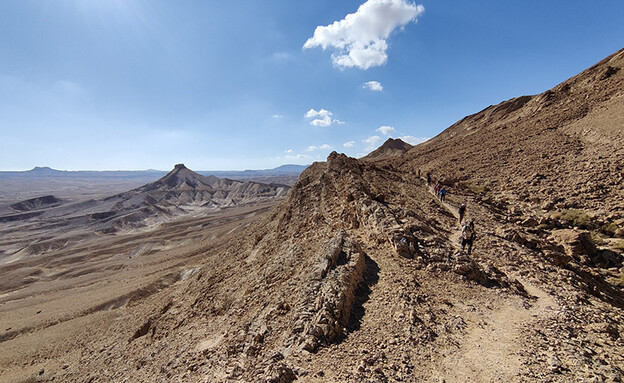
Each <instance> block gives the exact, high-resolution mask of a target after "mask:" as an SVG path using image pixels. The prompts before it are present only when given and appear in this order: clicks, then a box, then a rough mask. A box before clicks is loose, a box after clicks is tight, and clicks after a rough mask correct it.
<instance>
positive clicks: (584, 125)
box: [0, 51, 624, 383]
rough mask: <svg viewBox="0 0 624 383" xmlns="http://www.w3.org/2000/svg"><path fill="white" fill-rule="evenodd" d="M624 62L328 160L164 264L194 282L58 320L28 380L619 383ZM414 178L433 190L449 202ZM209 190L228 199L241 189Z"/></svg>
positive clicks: (201, 184)
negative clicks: (431, 133)
mask: <svg viewBox="0 0 624 383" xmlns="http://www.w3.org/2000/svg"><path fill="white" fill-rule="evenodd" d="M623 57H624V53H623V51H620V52H617V53H616V54H614V55H612V56H610V57H608V58H606V59H605V60H603V61H601V62H600V63H598V64H597V65H595V66H593V67H592V68H589V69H588V70H586V71H584V72H582V73H581V74H579V75H578V76H575V77H573V78H571V79H569V80H567V81H565V82H563V83H562V84H560V85H558V86H556V87H555V88H553V89H551V90H550V91H546V92H544V93H542V94H540V95H536V96H523V97H518V98H515V99H512V100H509V101H505V102H503V103H501V104H498V105H496V106H491V107H488V108H486V109H485V110H483V111H481V112H479V113H476V114H474V115H471V116H468V117H466V118H465V119H462V120H461V121H459V122H457V123H456V124H454V125H452V126H451V127H449V128H448V129H447V130H445V131H444V132H442V133H441V134H440V135H438V136H437V137H435V138H434V139H432V140H430V141H428V142H426V143H423V144H420V145H417V146H415V147H413V148H406V147H403V148H404V149H408V150H407V151H405V150H403V149H401V148H400V147H402V145H400V143H397V142H395V141H390V142H387V143H386V144H388V145H387V147H386V148H384V150H380V153H382V154H381V155H379V156H377V155H375V156H371V157H369V158H367V159H360V160H358V159H355V158H350V157H347V156H345V155H344V154H339V153H336V152H333V153H331V154H330V155H329V157H328V158H327V161H326V162H317V163H314V164H312V165H311V166H309V167H308V168H306V169H305V170H304V171H303V172H302V173H301V175H300V177H299V180H298V181H297V182H296V183H295V184H294V186H293V187H292V188H291V189H290V191H289V193H288V194H287V196H286V198H285V199H284V200H282V201H281V202H280V203H279V204H277V205H276V206H275V207H274V208H273V209H272V210H271V211H269V212H268V213H267V214H266V215H264V216H262V217H260V218H258V221H256V222H255V223H253V224H249V225H238V227H233V228H231V229H229V227H228V229H229V230H228V231H227V232H226V233H225V234H223V237H222V238H217V237H216V236H212V235H211V234H212V230H214V227H208V228H206V229H203V228H202V227H199V228H197V229H196V230H198V231H200V233H199V234H200V235H201V238H203V239H202V242H201V243H198V244H196V245H195V244H192V245H189V246H190V247H183V246H181V245H180V247H176V248H175V253H173V252H172V253H171V256H173V255H174V254H176V255H177V256H178V257H179V258H178V259H180V262H183V259H186V258H189V259H193V263H192V264H191V263H189V264H184V267H185V271H184V274H183V275H185V276H188V277H185V278H182V277H179V275H182V274H181V273H180V272H179V271H178V270H177V269H176V270H175V272H173V277H171V273H172V272H171V270H170V269H167V270H166V272H167V274H165V272H161V274H159V275H162V277H160V279H157V280H156V281H155V282H154V283H153V284H151V285H149V289H148V288H145V289H143V290H140V291H138V292H136V294H134V295H131V296H130V295H120V296H117V297H114V298H115V299H112V298H111V300H110V301H109V302H107V305H100V306H98V307H99V309H98V310H95V309H94V311H97V313H96V314H93V316H92V317H88V316H87V315H84V316H81V317H80V323H79V325H76V326H77V327H74V328H72V327H70V325H69V324H68V323H63V326H64V327H62V329H61V330H63V333H66V332H67V329H68V328H71V329H72V331H74V332H73V333H72V334H75V335H72V337H67V338H65V342H64V343H63V344H62V345H58V347H52V346H51V347H50V349H51V351H49V353H50V354H48V355H46V357H47V359H46V360H45V361H41V362H38V361H35V362H34V363H36V364H37V363H38V364H37V365H36V366H35V367H33V368H32V369H31V370H30V371H31V373H30V375H29V376H31V377H32V379H31V380H35V379H38V378H37V375H36V374H39V375H44V376H46V377H50V378H51V379H52V378H54V379H56V380H60V381H76V382H78V381H84V380H85V377H87V378H88V376H91V377H93V376H96V377H97V379H100V380H103V381H123V380H127V381H154V380H163V381H177V380H179V381H185V382H201V381H224V382H248V381H254V382H255V381H259V382H293V381H310V382H354V383H355V382H366V381H369V382H377V381H379V382H421V381H437V382H467V381H470V382H533V381H551V382H569V381H608V382H618V381H621V380H622V378H623V377H624V369H623V367H622V360H624V347H623V342H624V336H622V334H624V256H623V254H622V253H623V251H624V239H623V238H622V237H624V231H623V229H624V210H623V209H622V203H623V202H622V201H623V200H622V198H621V197H622V189H623V188H624V186H623V183H622V182H621V176H622V175H623V174H622V166H623V164H624V161H622V157H621V156H622V150H623V149H622V148H623V147H624V141H623V139H622V129H621V127H622V121H623V119H624V97H623V95H624V93H622V89H624V87H622V82H623V81H624V72H623V71H622V70H621V68H622V67H623V62H622V61H623ZM395 144H399V145H397V146H399V149H396V148H393V147H391V148H388V146H394V145H395ZM384 145H385V144H384ZM401 151H402V152H403V153H402V154H400V153H398V152H401ZM387 153H391V154H393V155H392V156H389V155H387ZM394 154H398V155H394ZM417 170H420V171H421V174H424V173H426V172H430V173H431V174H432V175H433V178H434V180H435V181H440V182H442V184H443V185H444V186H445V188H446V189H447V190H448V195H447V197H446V200H445V201H441V200H440V199H439V198H437V197H436V196H435V195H434V194H433V193H432V190H431V188H430V187H429V186H428V185H427V183H426V181H425V180H424V179H423V178H421V177H418V172H417ZM208 178H209V177H208ZM211 182H212V181H209V180H207V179H205V178H203V177H201V176H197V175H196V174H195V173H192V172H190V171H189V170H188V169H186V168H184V167H183V166H176V169H174V170H173V171H172V172H171V173H170V174H169V175H167V176H165V177H163V178H162V179H161V180H159V181H157V182H155V183H154V184H149V185H145V186H144V187H142V188H138V189H135V190H133V191H131V192H129V193H128V194H123V195H122V196H121V197H120V196H116V197H115V199H114V200H115V201H119V200H120V199H121V200H123V204H124V205H123V206H130V205H132V204H131V202H132V201H135V202H136V203H137V204H138V205H137V206H139V205H141V204H143V203H146V204H148V205H149V204H150V203H152V202H153V201H156V202H157V205H158V206H160V207H162V206H165V208H168V207H169V206H170V205H169V201H176V200H178V201H179V200H185V199H186V198H189V200H190V201H192V202H190V203H191V204H201V203H205V201H206V200H204V199H197V200H196V199H195V198H196V197H195V196H196V195H200V196H207V195H208V194H210V193H211V190H212V189H210V187H212V186H211ZM214 182H216V183H221V184H223V185H224V186H223V187H224V188H225V190H226V191H223V194H224V195H226V196H228V195H229V194H227V190H230V189H231V188H237V187H241V188H242V186H241V185H238V184H237V185H235V184H231V185H228V181H226V180H221V181H214ZM240 194H244V193H243V192H241V193H240ZM237 195H238V194H237ZM182 196H184V197H182ZM191 196H193V197H192V198H191ZM202 198H203V197H202ZM213 198H214V195H213ZM226 200H227V199H226ZM230 200H234V199H230ZM200 201H201V202H200ZM462 203H465V204H466V205H467V213H466V214H467V217H466V220H469V221H473V222H474V223H475V232H476V237H475V239H474V243H473V244H474V248H473V249H472V252H470V254H469V253H468V251H467V248H465V246H462V245H461V243H462V242H464V244H465V242H466V241H465V239H463V236H462V226H461V225H460V222H459V217H458V211H457V208H458V206H459V205H460V204H462ZM173 206H178V205H173V204H172V205H171V207H173ZM203 230H205V231H203ZM195 234H197V233H195ZM182 238H185V237H184V236H183V235H182ZM462 239H463V240H462ZM167 240H170V238H169V237H168V238H167ZM166 254H167V255H169V254H170V253H166ZM197 254H200V255H201V257H199V258H198V257H195V258H193V257H194V256H196V255H197ZM106 255H108V254H106ZM153 256H154V254H151V255H150V257H153ZM150 259H151V258H150ZM144 260H147V258H142V259H139V261H141V262H145V263H147V262H146V261H144ZM176 261H177V260H176ZM141 264H142V263H141ZM127 265H129V263H128V264H124V267H125V266H127ZM110 267H113V266H110ZM128 267H129V266H128ZM122 269H123V267H120V272H121V270H122ZM189 270H190V271H189ZM167 278H170V279H172V280H174V281H175V282H170V283H168V284H167V283H166V279H167ZM102 307H104V309H103V308H102ZM28 310H31V311H32V310H33V307H30V306H29V307H28ZM31 311H27V310H24V312H28V313H29V312H31ZM42 314H44V313H42ZM44 315H45V314H44ZM31 316H32V315H31ZM11 323H14V322H11ZM15 323H16V322H15ZM85 323H87V324H89V326H87V325H85ZM94 329H99V330H97V331H94ZM6 331H7V332H8V331H9V330H6ZM25 332H27V331H25ZM12 334H13V335H15V337H16V338H15V339H11V338H10V336H13V335H6V336H5V338H0V342H1V341H2V339H10V340H8V342H14V341H15V342H17V341H19V340H20V338H18V337H17V335H16V334H17V332H14V333H12ZM24 337H25V336H24ZM87 337H88V338H87ZM21 339H25V338H21ZM84 339H88V341H85V340H84ZM31 341H32V340H31ZM24 342H25V341H24ZM33 343H35V342H34V341H33ZM13 344H14V343H10V345H13ZM35 344H37V345H38V344H39V343H35ZM18 345H19V343H18ZM55 346H56V345H55ZM61 346H63V347H65V349H61V348H60V347H61ZM31 347H33V348H34V349H33V351H32V352H31V353H30V355H34V356H37V357H38V358H41V357H40V355H41V353H42V351H41V350H40V347H36V346H31ZM16 348H19V347H16ZM64 350H66V351H64ZM23 360H28V359H27V358H24V357H20V358H14V359H13V360H10V361H9V362H6V363H5V364H4V365H2V367H3V368H7V367H5V366H8V367H10V368H12V369H13V370H14V371H15V370H19V369H20V368H23ZM38 360H39V359H38ZM63 363H66V364H63ZM59 366H61V367H59ZM65 366H67V367H65ZM43 367H45V369H43ZM49 371H51V372H49ZM46 374H48V375H46Z"/></svg>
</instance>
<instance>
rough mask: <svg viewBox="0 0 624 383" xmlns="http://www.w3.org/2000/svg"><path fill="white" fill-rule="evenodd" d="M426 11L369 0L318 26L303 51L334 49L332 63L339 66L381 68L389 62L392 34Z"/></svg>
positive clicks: (402, 1) (392, 0) (396, 0)
mask: <svg viewBox="0 0 624 383" xmlns="http://www.w3.org/2000/svg"><path fill="white" fill-rule="evenodd" d="M424 11H425V7H423V6H422V5H416V4H414V3H411V2H410V1H406V0H368V1H367V2H365V3H364V4H362V5H360V7H359V8H358V10H357V11H356V12H355V13H350V14H348V15H347V16H345V18H344V19H342V20H340V21H334V22H333V24H330V25H327V26H318V27H316V29H315V30H314V35H313V36H312V37H310V38H309V39H308V40H307V41H306V42H305V44H304V45H303V48H304V49H310V48H315V47H319V46H320V47H321V48H323V50H325V49H327V48H328V47H332V48H334V49H335V52H334V53H333V54H332V61H333V63H334V65H335V66H337V67H342V68H351V67H358V68H360V69H368V68H370V67H373V66H381V65H383V64H385V63H386V61H387V60H388V55H387V54H386V50H387V49H388V43H387V41H386V40H387V39H388V38H389V37H390V34H391V33H392V32H393V31H394V30H395V29H396V28H403V27H404V26H405V25H407V24H409V23H410V22H412V21H417V18H418V16H420V15H421V14H422V13H423V12H424Z"/></svg>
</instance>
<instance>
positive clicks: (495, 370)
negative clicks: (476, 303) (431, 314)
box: [440, 279, 559, 383]
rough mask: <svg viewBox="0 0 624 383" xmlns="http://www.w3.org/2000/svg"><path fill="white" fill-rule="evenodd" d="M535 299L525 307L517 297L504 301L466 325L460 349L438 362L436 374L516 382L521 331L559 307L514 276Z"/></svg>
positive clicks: (456, 379)
mask: <svg viewBox="0 0 624 383" xmlns="http://www.w3.org/2000/svg"><path fill="white" fill-rule="evenodd" d="M518 280H519V281H520V282H521V283H522V284H523V285H524V287H525V289H526V290H527V291H528V292H529V294H531V295H532V296H534V297H535V298H536V301H535V302H534V303H533V305H531V307H529V308H524V307H522V302H521V301H520V300H519V299H518V300H514V301H509V300H506V301H504V302H505V303H504V304H503V305H502V306H500V307H499V308H497V309H495V310H492V311H489V312H485V313H482V314H481V315H478V316H477V317H476V318H473V319H474V325H472V326H469V327H468V328H469V330H468V332H467V334H466V336H465V338H464V339H465V341H464V342H463V343H462V344H461V346H460V348H459V349H458V350H457V351H456V352H454V353H452V354H450V355H448V356H447V357H446V358H445V359H444V361H443V362H442V363H441V364H440V368H441V371H440V377H442V378H443V379H444V381H445V382H447V383H451V382H512V381H519V380H521V379H520V378H519V374H520V372H521V370H522V366H523V360H522V357H521V356H520V355H518V353H517V350H518V349H519V347H521V341H522V330H523V329H525V328H529V327H533V326H535V325H537V324H538V323H539V322H540V321H541V320H543V319H546V318H548V317H551V316H553V315H555V314H556V313H557V311H558V310H559V306H558V305H557V303H556V302H555V301H554V299H553V298H552V297H551V296H550V295H548V294H547V293H546V292H544V291H543V290H541V289H539V288H538V287H536V286H534V285H531V284H530V283H528V282H527V281H524V280H521V279H518Z"/></svg>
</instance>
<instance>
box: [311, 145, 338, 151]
mask: <svg viewBox="0 0 624 383" xmlns="http://www.w3.org/2000/svg"><path fill="white" fill-rule="evenodd" d="M331 149H333V147H332V146H331V145H328V144H323V145H321V146H315V145H310V146H308V152H313V151H315V150H331Z"/></svg>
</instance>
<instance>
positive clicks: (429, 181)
mask: <svg viewBox="0 0 624 383" xmlns="http://www.w3.org/2000/svg"><path fill="white" fill-rule="evenodd" d="M427 186H431V173H429V172H427Z"/></svg>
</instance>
